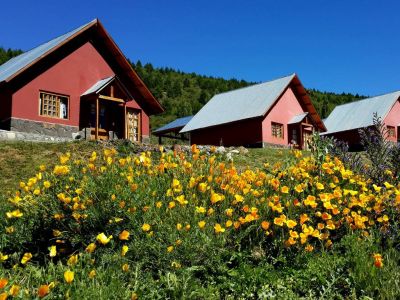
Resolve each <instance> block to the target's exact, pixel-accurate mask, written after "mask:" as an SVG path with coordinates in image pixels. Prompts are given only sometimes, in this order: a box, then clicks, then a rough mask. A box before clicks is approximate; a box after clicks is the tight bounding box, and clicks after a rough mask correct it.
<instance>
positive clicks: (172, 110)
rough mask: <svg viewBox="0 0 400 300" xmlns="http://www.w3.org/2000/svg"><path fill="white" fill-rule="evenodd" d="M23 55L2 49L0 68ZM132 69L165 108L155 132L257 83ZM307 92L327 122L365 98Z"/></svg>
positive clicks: (145, 66) (144, 66)
mask: <svg viewBox="0 0 400 300" xmlns="http://www.w3.org/2000/svg"><path fill="white" fill-rule="evenodd" d="M20 53H22V51H21V50H11V49H8V50H6V49H5V48H2V47H0V65H1V64H2V63H4V62H6V61H7V60H9V59H10V58H12V57H14V56H16V55H18V54H20ZM132 66H133V68H134V69H135V70H136V71H137V73H138V74H139V75H140V77H141V78H142V79H143V81H144V82H145V84H146V85H147V86H148V87H149V89H150V90H151V91H152V92H153V94H154V96H155V97H156V98H157V99H158V100H159V101H160V102H161V104H162V106H163V107H164V108H165V112H164V113H163V114H162V115H158V116H153V117H152V118H151V128H152V129H155V128H158V127H160V126H161V125H164V124H166V123H168V122H170V121H172V120H174V119H175V118H177V117H183V116H187V115H192V114H195V113H196V112H197V111H199V110H200V108H201V107H202V106H203V105H204V104H205V103H207V101H208V100H210V99H211V97H212V96H213V95H215V94H217V93H221V92H225V91H229V90H234V89H237V88H241V87H245V86H248V85H251V84H254V83H255V82H248V81H244V80H237V79H224V78H215V77H212V76H203V75H198V74H196V73H184V72H181V71H178V70H175V69H172V68H155V67H153V66H152V64H151V63H146V64H142V63H141V62H140V61H137V62H136V63H134V62H132ZM308 92H309V94H310V96H311V99H312V101H313V103H314V106H315V108H316V109H317V111H318V112H319V113H320V115H321V117H322V118H326V117H327V116H328V115H329V113H330V112H331V111H332V110H333V108H334V107H335V106H336V105H338V104H343V103H347V102H350V101H352V100H357V99H360V98H362V97H360V96H359V95H352V94H346V93H342V94H334V93H327V92H320V91H317V90H315V89H309V90H308Z"/></svg>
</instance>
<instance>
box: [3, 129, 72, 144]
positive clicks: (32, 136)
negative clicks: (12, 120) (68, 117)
mask: <svg viewBox="0 0 400 300" xmlns="http://www.w3.org/2000/svg"><path fill="white" fill-rule="evenodd" d="M71 140H72V138H63V137H55V136H48V135H43V134H37V133H28V132H19V131H8V130H0V141H26V142H68V141H71Z"/></svg>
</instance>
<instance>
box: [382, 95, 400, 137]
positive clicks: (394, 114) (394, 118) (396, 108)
mask: <svg viewBox="0 0 400 300" xmlns="http://www.w3.org/2000/svg"><path fill="white" fill-rule="evenodd" d="M383 122H384V123H385V125H386V126H393V127H394V128H395V136H394V137H388V140H390V141H392V142H397V140H398V139H399V137H398V134H399V133H398V130H397V128H398V126H399V124H400V99H399V100H397V101H396V103H395V104H394V105H393V107H392V109H391V110H390V111H389V113H388V114H387V116H386V118H385V119H384V120H383Z"/></svg>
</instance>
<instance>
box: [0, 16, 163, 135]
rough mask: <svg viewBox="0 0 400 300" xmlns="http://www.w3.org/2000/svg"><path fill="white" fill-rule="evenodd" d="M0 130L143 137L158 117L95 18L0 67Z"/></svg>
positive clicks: (150, 97)
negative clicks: (153, 116) (151, 119)
mask: <svg viewBox="0 0 400 300" xmlns="http://www.w3.org/2000/svg"><path fill="white" fill-rule="evenodd" d="M0 105H1V109H0V126H1V128H2V129H6V130H13V131H22V132H31V133H40V134H45V135H52V136H62V137H69V138H72V137H73V136H76V134H77V133H79V134H80V135H81V136H82V135H83V136H85V137H86V138H87V139H109V138H126V139H130V140H132V141H136V142H141V141H145V140H147V139H148V138H149V133H150V130H149V116H150V115H152V114H157V113H161V112H163V108H162V107H161V105H160V104H159V102H158V101H157V100H156V99H155V98H154V96H153V95H152V94H151V92H150V91H149V90H148V88H147V87H146V86H145V84H144V83H143V81H142V80H141V79H140V78H139V76H138V75H137V74H136V73H135V71H134V70H133V69H132V67H131V65H130V63H129V62H128V61H127V59H126V58H125V56H124V55H123V54H122V52H121V50H120V49H119V48H118V46H117V45H116V44H115V42H114V41H113V40H112V38H111V37H110V36H109V34H108V33H107V32H106V30H105V29H104V27H103V25H102V24H101V23H100V22H99V21H98V20H97V19H96V20H93V21H92V22H90V23H88V24H85V25H83V26H81V27H79V28H77V29H75V30H73V31H71V32H68V33H66V34H64V35H62V36H60V37H58V38H55V39H53V40H51V41H49V42H47V43H45V44H43V45H40V46H39V47H36V48H34V49H32V50H30V51H28V52H25V53H23V54H21V55H19V56H17V57H15V58H13V59H11V60H9V61H8V62H6V63H4V64H3V65H1V66H0Z"/></svg>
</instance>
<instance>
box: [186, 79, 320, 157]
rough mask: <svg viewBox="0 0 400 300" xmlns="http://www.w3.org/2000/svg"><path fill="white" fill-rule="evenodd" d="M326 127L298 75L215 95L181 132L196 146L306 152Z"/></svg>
mask: <svg viewBox="0 0 400 300" xmlns="http://www.w3.org/2000/svg"><path fill="white" fill-rule="evenodd" d="M325 130H326V128H325V126H324V124H323V122H322V121H321V119H320V117H319V115H318V113H317V112H316V110H315V108H314V106H313V104H312V103H311V100H310V98H309V96H308V95H307V92H306V90H305V89H304V87H303V85H302V84H301V82H300V80H299V79H298V77H297V75H296V74H292V75H290V76H287V77H283V78H280V79H277V80H273V81H269V82H264V83H260V84H256V85H252V86H249V87H246V88H241V89H237V90H234V91H229V92H226V93H222V94H218V95H215V96H214V97H213V98H212V99H211V100H210V101H209V102H208V103H207V104H206V105H205V106H204V107H203V108H202V109H201V110H200V111H199V112H198V113H197V114H196V115H195V116H194V117H193V118H192V119H191V120H190V121H189V122H188V124H187V125H186V126H185V127H184V128H183V129H182V130H181V133H183V132H189V133H190V142H191V143H192V144H208V145H224V146H266V145H275V146H282V147H287V146H290V145H291V146H294V147H297V148H301V149H307V147H308V140H310V138H311V135H312V133H313V132H314V131H320V132H323V131H325Z"/></svg>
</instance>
